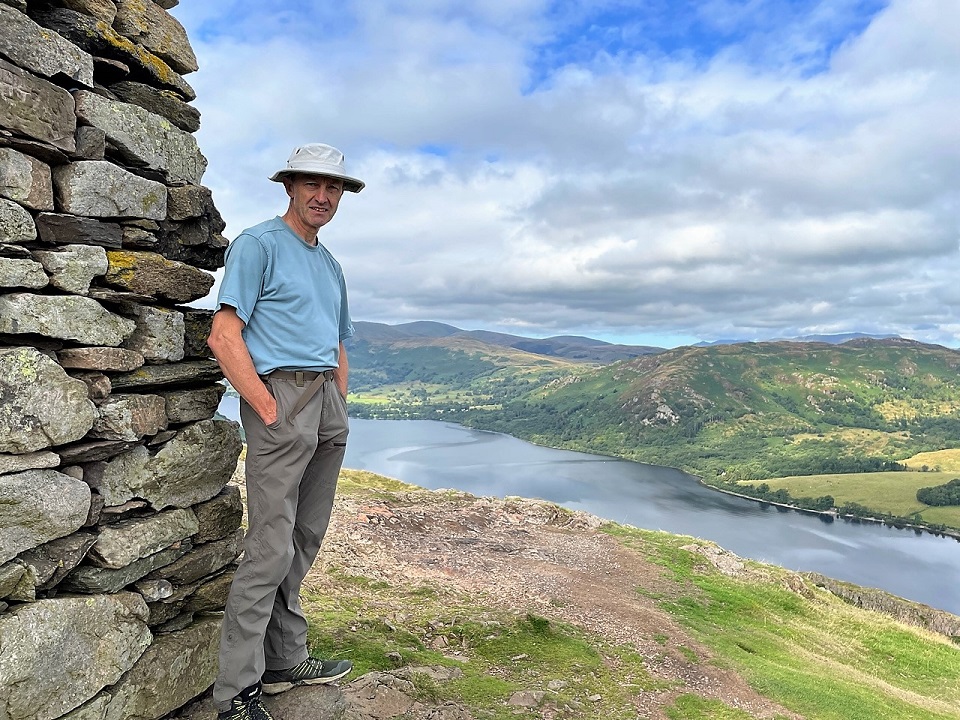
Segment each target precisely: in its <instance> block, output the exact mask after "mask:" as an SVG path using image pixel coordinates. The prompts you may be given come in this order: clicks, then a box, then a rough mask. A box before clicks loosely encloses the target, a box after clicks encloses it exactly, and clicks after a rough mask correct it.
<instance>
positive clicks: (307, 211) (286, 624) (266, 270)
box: [207, 143, 364, 720]
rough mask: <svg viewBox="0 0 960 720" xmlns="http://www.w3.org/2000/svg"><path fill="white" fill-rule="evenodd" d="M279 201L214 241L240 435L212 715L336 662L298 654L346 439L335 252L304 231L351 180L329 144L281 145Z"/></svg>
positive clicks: (245, 710)
mask: <svg viewBox="0 0 960 720" xmlns="http://www.w3.org/2000/svg"><path fill="white" fill-rule="evenodd" d="M270 179H271V180H273V181H274V182H282V183H283V186H284V188H285V189H286V192H287V195H288V197H289V198H290V202H289V205H288V207H287V211H286V213H284V215H283V216H282V217H275V218H273V219H272V220H267V221H266V222H264V223H261V224H259V225H256V226H254V227H252V228H250V229H248V230H245V231H244V232H243V233H242V234H241V235H240V236H239V237H238V238H237V239H236V240H234V241H233V242H232V243H231V244H230V246H229V247H228V249H227V254H226V268H225V271H224V276H223V282H222V284H221V286H220V293H219V296H218V298H217V311H216V313H215V314H214V316H213V326H212V329H211V332H210V337H209V338H208V340H207V343H208V345H209V346H210V349H211V350H212V351H213V354H214V356H215V357H216V358H217V360H218V361H219V363H220V367H221V369H222V370H223V374H224V375H225V376H226V378H227V379H228V380H229V381H230V384H231V385H232V386H233V387H234V388H235V389H236V390H237V392H238V393H240V398H241V401H240V419H241V422H242V423H243V427H244V430H245V432H246V436H247V459H246V485H247V521H248V528H247V534H246V537H245V539H244V553H243V558H242V560H241V562H240V566H239V567H238V568H237V572H236V575H235V576H234V579H233V584H232V586H231V588H230V594H229V597H228V599H227V605H226V608H225V612H224V618H223V629H222V632H221V637H220V673H219V675H218V677H217V681H216V684H215V685H214V690H213V697H214V700H215V701H216V703H217V709H218V712H219V718H220V720H241V719H244V720H246V719H249V720H269V718H270V714H269V713H268V712H267V710H266V708H264V706H263V703H262V700H261V697H260V696H261V692H265V693H268V694H270V693H277V692H283V691H284V690H287V689H289V688H291V687H293V686H294V685H302V684H313V683H327V682H331V681H333V680H336V679H337V678H340V677H342V676H343V675H346V674H347V673H348V672H350V670H351V668H352V664H351V663H350V662H349V661H348V660H339V661H336V660H320V659H317V658H311V657H309V655H308V652H307V647H306V639H307V621H306V618H305V617H304V615H303V612H302V610H301V608H300V584H301V583H302V581H303V578H304V576H305V575H306V574H307V571H308V570H309V569H310V567H311V565H312V564H313V562H314V560H315V559H316V556H317V553H318V551H319V550H320V543H321V541H322V540H323V536H324V533H325V532H326V529H327V524H328V522H329V520H330V513H331V510H332V508H333V498H334V494H335V492H336V486H337V476H338V474H339V472H340V466H341V464H342V463H343V455H344V452H345V450H346V444H347V431H348V428H347V406H346V395H347V354H346V352H345V350H344V347H343V341H344V340H346V339H347V338H348V337H350V336H351V335H353V326H352V325H351V322H350V313H349V311H348V308H347V292H346V285H345V284H344V280H343V273H342V272H341V269H340V264H339V263H338V262H337V261H336V260H335V259H334V258H333V256H332V255H331V254H330V253H329V252H328V251H327V249H326V248H325V247H323V245H321V244H320V243H319V242H318V241H317V232H318V231H319V230H320V228H321V227H323V226H324V225H326V224H327V223H328V222H330V221H331V220H332V219H333V216H334V215H335V214H336V212H337V207H338V205H339V203H340V198H341V196H342V194H343V192H344V191H349V192H355V193H356V192H360V190H362V189H363V186H364V184H363V183H362V182H361V181H360V180H357V179H356V178H353V177H350V176H349V175H347V173H346V169H345V166H344V159H343V154H342V153H341V152H340V151H339V150H337V149H336V148H333V147H330V146H329V145H322V144H319V143H316V144H310V145H304V146H302V147H299V148H297V149H296V150H294V151H293V154H292V155H291V156H290V159H289V160H288V161H287V166H286V167H285V168H284V169H282V170H279V171H277V172H276V173H275V174H274V175H273V176H272V177H271V178H270Z"/></svg>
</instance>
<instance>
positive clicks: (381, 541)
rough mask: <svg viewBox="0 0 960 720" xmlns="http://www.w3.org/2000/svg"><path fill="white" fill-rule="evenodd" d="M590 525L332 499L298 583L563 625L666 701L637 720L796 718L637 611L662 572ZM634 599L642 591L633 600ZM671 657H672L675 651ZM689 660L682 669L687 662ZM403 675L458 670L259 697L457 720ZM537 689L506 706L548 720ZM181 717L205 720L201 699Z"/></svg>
mask: <svg viewBox="0 0 960 720" xmlns="http://www.w3.org/2000/svg"><path fill="white" fill-rule="evenodd" d="M601 522H602V521H601V520H600V519H599V518H596V517H593V516H590V515H587V514H584V513H575V512H568V511H565V510H560V509H558V508H557V507H556V506H554V505H551V504H549V503H542V502H538V501H530V500H520V499H507V500H499V499H491V498H476V497H473V496H469V495H465V494H462V493H450V494H442V493H441V494H438V493H432V492H427V491H412V492H403V493H400V494H398V495H392V496H389V499H387V500H371V499H370V498H369V497H367V498H362V497H357V496H353V495H349V494H348V495H342V496H341V497H338V499H337V503H336V507H335V511H334V517H333V520H332V523H331V527H330V530H329V532H328V534H327V538H326V540H325V542H324V546H323V550H322V551H321V556H320V558H319V560H318V562H317V565H316V566H315V568H314V570H313V571H312V576H311V577H310V578H308V583H307V584H309V583H311V582H315V583H323V582H325V580H324V576H325V574H326V570H327V569H328V568H329V567H330V566H331V565H332V566H334V567H336V568H337V569H338V571H339V572H343V573H345V574H348V575H352V576H359V577H366V578H369V579H370V580H373V581H378V580H382V581H385V582H387V583H390V584H397V583H409V584H411V585H413V586H416V585H417V584H421V583H432V584H440V585H442V586H443V587H446V588H449V589H451V590H453V591H458V592H461V593H465V594H468V595H470V596H475V597H477V598H478V600H480V601H482V604H483V605H484V606H486V607H499V608H503V609H505V610H508V611H516V612H532V613H536V614H537V615H539V616H541V617H544V618H548V619H551V620H557V621H564V622H567V623H570V624H573V625H575V626H578V627H580V628H582V629H583V630H585V631H587V632H589V633H592V634H594V635H596V636H599V637H600V638H602V639H603V640H605V641H608V642H610V643H613V644H629V646H631V647H633V648H634V649H635V650H636V651H637V652H638V653H640V654H641V655H642V656H643V658H644V661H645V664H646V669H647V671H648V672H649V673H650V675H651V676H652V677H654V678H655V679H656V680H660V681H665V682H663V683H658V684H659V685H661V686H663V687H668V688H670V689H668V690H656V691H649V692H640V694H639V696H638V698H637V703H636V713H637V717H638V718H651V719H658V720H659V719H662V720H666V717H667V716H666V715H665V714H664V710H663V708H664V707H665V706H668V705H669V704H670V703H671V701H672V700H673V698H675V697H676V696H677V695H679V694H684V693H694V694H696V695H699V696H701V697H703V698H708V699H716V700H720V701H722V702H723V703H724V704H726V705H728V706H730V707H735V708H739V709H740V710H742V711H744V712H746V713H748V714H749V715H750V716H751V717H754V718H773V717H775V716H777V717H784V718H797V717H798V716H797V715H795V714H793V713H791V712H789V711H787V710H785V709H784V708H783V707H781V706H779V705H776V704H774V703H772V702H770V701H769V700H767V699H766V698H764V697H762V696H760V695H758V694H757V693H756V692H755V691H753V690H752V689H751V688H750V687H749V686H748V685H747V684H746V683H745V682H744V681H743V679H742V678H740V677H739V676H738V675H736V674H735V673H733V672H731V671H728V670H724V669H721V668H718V667H716V666H715V665H714V664H712V663H711V662H710V651H709V650H708V649H707V648H705V647H703V646H702V645H700V644H699V643H697V642H696V641H695V640H694V639H693V638H692V637H691V636H690V635H688V634H687V633H686V632H685V630H684V629H683V628H682V627H680V626H679V625H677V624H676V623H675V622H674V621H673V620H672V619H671V617H670V616H669V615H667V614H666V613H664V612H663V611H661V610H660V609H658V607H657V605H656V602H655V601H654V600H652V599H649V597H650V596H656V595H657V594H658V593H661V592H666V593H669V592H675V586H674V585H673V584H672V583H668V582H666V581H664V580H663V579H662V574H663V568H662V567H659V566H656V565H653V564H651V563H649V562H647V561H646V560H645V559H644V558H642V557H641V556H640V555H639V554H637V553H635V552H632V551H630V550H629V549H626V548H624V547H623V546H622V545H621V544H620V543H619V542H618V541H617V540H616V539H614V538H612V537H610V536H609V535H607V534H605V533H602V532H599V531H598V530H597V528H598V527H599V526H600V524H601ZM691 549H697V550H698V551H700V552H702V553H703V554H704V555H705V556H706V557H708V558H709V559H710V560H711V561H712V562H713V563H714V564H715V565H717V567H719V568H720V569H721V570H722V571H724V572H727V573H738V572H747V570H745V567H744V564H743V563H742V562H741V561H740V560H739V559H738V558H737V557H736V556H734V555H732V554H729V553H726V552H725V551H723V550H720V549H719V548H716V547H715V546H713V545H711V544H708V543H703V544H702V546H701V545H699V544H695V548H693V547H692V548H691ZM638 588H642V589H643V590H644V592H643V593H638V592H637V589H638ZM681 650H682V651H681ZM691 650H692V651H693V653H694V654H695V655H696V658H695V659H694V658H692V657H691V655H690V651H691ZM414 672H427V673H429V674H432V675H433V677H434V678H435V679H436V680H437V681H438V682H443V681H444V679H448V677H449V676H450V673H455V672H456V670H455V669H454V670H451V669H449V668H410V667H405V668H401V669H400V670H397V671H392V672H387V673H369V674H367V675H364V676H361V677H357V678H354V679H352V680H350V681H349V682H345V683H342V684H341V685H340V686H339V687H315V688H299V689H296V690H293V691H290V692H288V693H285V694H283V695H280V696H277V697H274V698H270V699H269V700H268V705H269V707H270V709H271V711H272V712H273V714H274V716H275V717H276V718H277V720H301V719H304V720H305V719H306V718H311V719H315V718H324V719H327V718H335V717H344V718H347V720H373V719H374V718H377V719H382V718H391V717H400V716H402V717H403V718H411V719H413V718H416V719H418V720H420V719H423V720H425V719H427V718H429V719H431V720H467V719H469V718H474V717H475V716H474V715H473V714H472V713H471V711H470V709H469V708H464V707H457V706H454V705H449V704H447V705H440V706H432V705H426V704H423V703H421V702H419V701H417V700H416V699H415V698H414V691H413V686H412V684H411V683H410V678H412V677H413V675H412V673H414ZM548 690H549V688H543V689H542V690H540V691H537V690H534V691H531V692H530V693H518V695H517V696H515V697H514V698H511V699H510V702H511V703H513V704H515V705H516V706H517V711H518V713H520V712H521V708H525V710H523V712H522V714H524V715H526V716H527V717H531V716H533V717H537V716H539V717H543V718H550V717H553V714H552V711H551V708H550V706H549V704H543V706H542V709H541V710H540V711H537V712H534V714H533V715H530V714H529V712H530V711H531V710H532V709H533V708H537V707H539V706H540V705H541V702H540V701H541V700H542V698H543V696H544V693H545V692H546V691H548ZM179 717H181V718H185V719H186V718H190V719H192V720H200V718H203V719H204V720H206V719H207V718H212V717H215V713H214V712H213V710H212V705H211V704H210V701H209V699H207V700H204V701H203V702H201V703H199V704H197V705H195V706H193V707H192V708H189V709H187V710H186V711H184V712H183V713H182V714H181V715H180V716H179Z"/></svg>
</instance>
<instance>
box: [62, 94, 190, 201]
mask: <svg viewBox="0 0 960 720" xmlns="http://www.w3.org/2000/svg"><path fill="white" fill-rule="evenodd" d="M74 100H75V102H76V104H77V117H78V118H79V119H80V120H82V121H84V122H86V123H89V124H90V125H93V126H94V127H98V128H100V129H101V130H103V131H104V133H106V136H107V141H108V142H109V143H110V145H111V146H113V147H115V148H116V149H117V151H118V152H119V153H120V155H121V156H122V157H123V159H124V160H125V161H126V162H127V163H128V164H130V165H134V166H137V167H146V168H149V169H151V170H156V171H158V172H161V173H163V174H164V175H165V176H166V177H167V178H168V179H169V181H170V182H171V183H194V184H199V182H200V178H202V177H203V173H204V171H205V170H206V168H207V160H206V158H204V157H203V155H202V154H201V153H200V149H199V147H198V146H197V141H196V139H195V138H194V137H193V135H191V134H190V133H188V132H184V131H183V130H180V129H179V128H177V127H174V126H173V125H172V124H171V123H170V121H168V120H167V119H166V118H163V117H161V116H159V115H155V114H154V113H152V112H149V111H147V110H144V109H143V108H142V107H140V106H139V105H132V104H130V103H125V102H119V101H117V100H110V99H109V98H105V97H103V96H102V95H98V94H96V93H92V92H88V91H86V90H81V91H80V92H77V93H75V94H74ZM158 219H160V218H158Z"/></svg>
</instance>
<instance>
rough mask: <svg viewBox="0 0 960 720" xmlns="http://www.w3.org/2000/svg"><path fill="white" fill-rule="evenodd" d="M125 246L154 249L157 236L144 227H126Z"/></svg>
mask: <svg viewBox="0 0 960 720" xmlns="http://www.w3.org/2000/svg"><path fill="white" fill-rule="evenodd" d="M168 198H169V193H168ZM123 246H124V247H125V248H134V249H138V250H153V249H154V248H155V247H156V246H157V236H156V235H154V234H153V233H152V232H150V231H149V230H144V229H143V228H138V227H125V228H123Z"/></svg>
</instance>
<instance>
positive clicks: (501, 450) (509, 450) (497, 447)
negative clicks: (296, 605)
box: [220, 396, 960, 615]
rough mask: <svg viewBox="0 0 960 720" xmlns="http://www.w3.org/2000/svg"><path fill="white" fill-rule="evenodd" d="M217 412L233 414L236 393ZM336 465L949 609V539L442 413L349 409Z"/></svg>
mask: <svg viewBox="0 0 960 720" xmlns="http://www.w3.org/2000/svg"><path fill="white" fill-rule="evenodd" d="M220 412H221V413H222V414H223V415H225V416H227V417H231V418H234V419H236V418H237V417H238V415H239V413H238V408H237V400H236V398H229V397H226V396H225V397H224V403H223V404H222V405H221V408H220ZM350 422H351V425H350V440H349V442H348V443H347V455H346V460H345V462H344V466H345V467H348V468H353V469H358V470H369V471H371V472H375V473H379V474H381V475H387V476H389V477H393V478H397V479H398V480H403V481H404V482H408V483H412V484H414V485H419V486H421V487H425V488H428V489H432V490H436V489H440V488H452V489H456V490H463V491H466V492H469V493H472V494H475V495H487V496H495V497H505V496H507V495H518V496H521V497H529V498H540V499H543V500H549V501H551V502H555V503H557V504H558V505H562V506H563V507H566V508H570V509H573V510H584V511H587V512H590V513H593V514H595V515H599V516H600V517H603V518H606V519H608V520H614V521H616V522H619V523H625V524H629V525H633V526H635V527H639V528H645V529H649V530H665V531H667V532H671V533H677V534H682V535H692V536H694V537H699V538H703V539H706V540H712V541H713V542H716V543H717V544H718V545H720V546H721V547H723V548H726V549H727V550H730V551H731V552H734V553H736V554H737V555H740V556H742V557H746V558H752V559H754V560H761V561H764V562H769V563H773V564H776V565H781V566H783V567H786V568H789V569H791V570H810V571H815V572H820V573H823V574H824V575H828V576H830V577H833V578H837V579H839V580H846V581H849V582H852V583H856V584H858V585H863V586H866V587H875V588H880V589H882V590H885V591H887V592H890V593H893V594H894V595H899V596H901V597H905V598H909V599H911V600H916V601H918V602H922V603H926V604H927V605H931V606H933V607H937V608H941V609H943V610H947V611H949V612H952V613H954V614H958V615H960V582H958V579H960V543H958V542H957V541H955V540H953V539H948V538H942V537H937V536H934V535H931V534H929V533H919V534H918V533H916V532H914V531H912V530H897V529H896V528H891V527H886V526H884V525H876V524H872V523H855V522H849V521H844V520H836V521H828V520H826V519H822V518H820V517H819V516H815V515H808V514H804V513H799V512H794V511H791V510H784V509H777V508H775V507H773V506H770V505H762V504H760V503H757V502H753V501H750V500H745V499H742V498H737V497H734V496H731V495H726V494H723V493H720V492H717V491H715V490H710V489H707V488H705V487H704V486H702V485H701V484H700V483H699V482H697V480H696V478H694V477H692V476H690V475H687V474H686V473H683V472H680V471H679V470H674V469H671V468H662V467H657V466H653V465H643V464H641V463H635V462H629V461H626V460H617V459H614V458H608V457H603V456H598V455H589V454H586V453H579V452H572V451H568V450H554V449H551V448H545V447H539V446H537V445H532V444H530V443H527V442H524V441H522V440H518V439H516V438H513V437H510V436H509V435H501V434H499V433H490V432H484V431H479V430H471V429H468V428H464V427H461V426H459V425H456V424H453V423H443V422H436V421H430V420H358V419H351V421H350Z"/></svg>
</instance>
